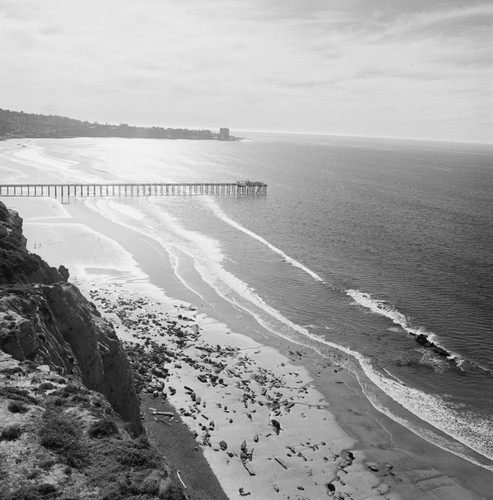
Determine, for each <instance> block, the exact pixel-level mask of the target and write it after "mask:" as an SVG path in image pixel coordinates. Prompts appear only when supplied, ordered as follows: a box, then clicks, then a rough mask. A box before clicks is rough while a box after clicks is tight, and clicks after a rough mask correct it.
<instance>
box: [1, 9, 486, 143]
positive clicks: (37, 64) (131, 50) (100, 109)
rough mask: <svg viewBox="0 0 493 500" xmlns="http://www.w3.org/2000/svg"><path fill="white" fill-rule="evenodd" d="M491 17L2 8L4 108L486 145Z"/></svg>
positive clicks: (436, 12)
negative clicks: (459, 140) (440, 139)
mask: <svg viewBox="0 0 493 500" xmlns="http://www.w3.org/2000/svg"><path fill="white" fill-rule="evenodd" d="M492 16H493V5H491V4H490V3H485V2H481V1H480V2H469V3H467V4H465V3H464V2H462V1H458V0H447V1H444V2H441V3H439V4H434V3H430V2H428V1H425V0H415V1H413V2H397V1H395V0H374V1H372V2H367V1H366V0H304V1H297V0H283V1H281V0H278V1H269V2H265V0H248V1H245V2H239V1H237V0H209V1H208V2H203V1H202V0H180V1H179V2H178V1H174V0H143V1H142V2H135V1H133V0H132V1H130V0H106V1H105V2H98V1H97V0H71V1H70V2H67V1H66V0H45V1H43V2H39V1H38V0H0V43H1V46H2V51H1V52H0V67H1V68H2V79H1V80H0V94H1V95H2V104H1V106H3V107H11V108H12V109H25V110H33V111H40V112H60V113H64V114H71V115H74V116H79V117H81V118H86V119H90V120H93V119H98V120H102V121H126V122H132V121H135V122H139V123H150V124H163V125H176V126H199V127H201V126H217V125H220V124H229V125H230V126H231V127H237V128H240V127H244V128H259V129H269V128H271V129H274V130H282V129H284V130H301V131H303V130H304V131H313V132H327V133H355V134H368V135H401V136H420V135H421V136H422V135H425V136H427V137H429V138H451V139H453V138H456V139H463V140H487V134H488V133H489V131H488V130H487V128H486V129H485V126H484V123H488V119H489V117H488V113H490V115H491V112H492V109H491V106H492V100H491V96H490V95H489V88H491V83H492V81H491V78H492V76H491V75H492V64H491V57H492V50H491V46H492V45H493V44H492V42H493V40H492V34H491V32H492V30H491V25H492ZM454 113H456V115H457V116H458V117H459V116H460V117H461V121H462V122H461V123H459V121H460V120H457V122H454V119H453V117H454ZM464 116H468V117H469V118H467V123H464V121H463V120H464V118H463V117H464ZM479 123H481V126H479V125H478V124H479ZM466 135H467V137H465V136H466Z"/></svg>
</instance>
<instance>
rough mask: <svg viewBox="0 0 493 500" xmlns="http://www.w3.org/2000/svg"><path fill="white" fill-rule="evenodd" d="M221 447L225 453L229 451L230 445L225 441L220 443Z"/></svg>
mask: <svg viewBox="0 0 493 500" xmlns="http://www.w3.org/2000/svg"><path fill="white" fill-rule="evenodd" d="M219 446H220V448H221V450H223V451H226V450H227V449H228V443H226V441H224V440H221V441H219Z"/></svg>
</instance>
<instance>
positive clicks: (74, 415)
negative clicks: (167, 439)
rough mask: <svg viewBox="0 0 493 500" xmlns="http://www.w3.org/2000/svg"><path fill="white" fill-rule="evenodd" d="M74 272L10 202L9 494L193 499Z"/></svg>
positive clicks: (2, 438) (4, 425)
mask: <svg viewBox="0 0 493 500" xmlns="http://www.w3.org/2000/svg"><path fill="white" fill-rule="evenodd" d="M67 280H68V271H67V269H65V268H64V267H63V266H60V268H59V269H58V270H57V269H55V268H52V267H50V266H49V265H48V264H47V263H46V262H44V261H43V260H42V259H41V258H40V257H39V256H37V255H34V254H31V253H29V252H28V251H27V249H26V240H25V238H24V236H23V234H22V219H21V218H20V217H19V215H18V214H17V213H15V212H12V211H9V210H8V209H7V208H6V207H5V205H4V204H3V203H1V202H0V497H1V498H6V499H9V500H10V499H11V500H13V499H14V498H15V499H28V498H29V499H38V498H81V499H82V498H102V499H108V500H110V499H118V498H139V499H141V498H142V499H144V498H149V499H150V498H167V499H182V498H185V495H184V494H183V492H182V491H181V488H180V487H177V486H176V485H175V484H174V482H173V479H172V473H171V470H170V469H169V467H168V465H167V464H166V463H165V462H164V460H163V458H162V456H161V455H160V454H159V453H158V452H157V451H156V450H155V449H154V448H152V447H151V445H150V444H149V442H148V440H147V437H146V436H145V431H144V429H143V426H142V423H141V415H140V403H139V399H138V397H137V394H136V391H135V388H134V383H133V378H132V372H131V368H130V364H129V362H128V359H127V357H126V355H125V352H124V350H123V347H122V345H121V343H120V341H119V340H118V338H117V336H116V333H115V331H114V329H113V327H112V326H111V324H109V323H108V322H106V321H105V320H104V319H103V318H102V317H101V315H100V313H99V312H98V311H97V309H96V306H95V305H94V304H93V303H91V302H89V301H88V300H86V299H85V297H83V296H82V294H81V293H80V292H79V290H78V289H77V288H76V287H75V286H73V285H71V284H70V283H68V281H67Z"/></svg>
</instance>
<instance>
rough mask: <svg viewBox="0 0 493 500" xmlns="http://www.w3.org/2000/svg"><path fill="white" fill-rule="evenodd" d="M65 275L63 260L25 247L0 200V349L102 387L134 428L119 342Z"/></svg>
mask: <svg viewBox="0 0 493 500" xmlns="http://www.w3.org/2000/svg"><path fill="white" fill-rule="evenodd" d="M67 278H68V271H67V270H66V269H65V268H64V267H63V266H61V267H60V268H59V269H58V270H57V269H55V268H52V267H50V266H49V265H48V264H47V263H46V262H44V261H43V260H42V259H41V258H40V257H39V256H38V255H35V254H31V253H29V252H28V251H27V250H26V240H25V238H24V236H23V234H22V219H21V218H20V217H19V215H18V214H17V213H16V212H13V211H9V210H8V209H7V208H6V207H5V205H4V204H3V203H1V202H0V349H1V350H2V351H4V352H5V353H7V354H10V355H12V357H13V358H14V359H16V360H18V361H24V360H29V361H33V362H35V363H37V364H40V365H49V366H50V367H51V368H52V370H55V371H56V372H57V373H58V374H59V375H62V376H67V375H71V376H72V377H75V378H76V379H78V380H79V381H80V382H82V383H83V384H84V385H85V386H86V387H87V388H88V389H90V390H95V391H98V392H100V393H102V394H103V395H104V396H106V398H107V399H108V401H109V403H110V404H111V406H112V407H113V408H114V410H115V411H116V412H117V413H118V414H119V415H120V416H121V418H122V419H123V420H125V421H126V422H128V423H129V425H130V428H131V431H132V432H133V433H134V434H140V433H141V432H142V430H143V428H142V424H141V420H140V406H139V400H138V397H137V394H136V391H135V388H134V384H133V380H132V375H131V371H130V366H129V363H128V360H127V357H126V355H125V353H124V351H123V347H122V345H121V344H120V342H119V340H118V338H117V336H116V333H115V331H114V329H113V327H112V326H111V325H110V324H109V323H108V322H107V321H105V320H104V319H103V318H101V315H100V314H99V312H98V311H97V309H96V307H95V306H94V305H93V304H92V303H91V302H89V301H88V300H87V299H86V298H85V297H84V296H83V295H82V294H81V293H80V292H79V290H78V289H77V287H75V286H74V285H71V284H70V283H68V282H67Z"/></svg>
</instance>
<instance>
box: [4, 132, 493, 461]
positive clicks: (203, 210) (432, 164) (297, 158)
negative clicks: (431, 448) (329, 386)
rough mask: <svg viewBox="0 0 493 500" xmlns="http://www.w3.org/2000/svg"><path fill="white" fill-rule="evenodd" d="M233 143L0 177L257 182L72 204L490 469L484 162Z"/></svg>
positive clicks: (146, 147) (140, 150)
mask: <svg viewBox="0 0 493 500" xmlns="http://www.w3.org/2000/svg"><path fill="white" fill-rule="evenodd" d="M244 135H245V136H246V137H247V138H246V140H243V141H240V142H216V141H181V140H179V141H159V140H139V139H65V140H34V141H27V142H26V143H25V144H24V145H25V148H23V149H22V150H20V151H18V152H17V153H16V154H14V155H13V156H12V158H11V160H13V162H14V163H11V164H10V165H11V166H12V167H13V168H15V162H16V161H17V162H20V163H23V164H24V165H25V166H30V167H33V168H34V170H33V172H34V174H33V177H36V176H37V179H36V178H33V179H30V182H35V181H36V180H38V181H39V182H41V180H46V179H61V180H62V181H64V182H69V181H80V182H98V181H100V182H118V181H129V182H130V181H133V182H145V181H148V182H236V181H238V180H247V179H249V180H260V181H263V182H266V183H267V184H268V192H267V195H266V196H244V197H236V196H186V197H185V196H181V197H180V196H175V197H140V198H113V199H105V200H97V199H92V200H87V203H88V204H89V205H90V206H91V207H92V208H93V209H95V210H97V211H98V212H99V213H100V214H101V216H105V217H110V218H111V219H112V220H114V221H115V222H118V223H121V224H124V225H126V226H127V227H131V228H134V229H135V230H136V231H140V232H143V233H144V234H146V235H148V236H152V237H153V238H154V239H155V240H156V241H158V242H159V244H160V245H161V246H162V248H163V249H164V250H166V252H167V253H168V255H169V258H170V262H171V263H172V265H173V267H174V269H175V271H176V273H177V274H178V275H179V273H180V266H179V261H180V258H182V256H187V259H191V260H192V261H193V263H194V266H195V268H196V269H197V271H198V273H199V274H200V276H201V278H202V284H201V286H207V287H210V288H211V289H213V290H214V291H215V293H217V296H218V297H220V299H221V300H226V301H229V302H231V303H232V304H234V305H235V307H236V308H237V310H238V311H240V312H241V313H242V314H247V315H251V316H252V317H254V318H255V319H256V321H257V322H258V324H259V326H261V327H262V329H263V331H265V332H267V334H268V335H272V336H280V337H283V338H289V339H292V340H294V341H296V342H299V343H301V344H303V345H306V346H308V347H310V348H312V349H314V350H316V351H317V352H318V353H319V354H320V355H321V356H324V355H326V353H327V352H328V351H329V350H330V349H336V351H337V352H339V353H340V354H341V359H343V360H347V361H348V363H350V365H351V366H352V367H353V369H355V370H356V371H357V373H358V378H359V380H360V382H361V384H362V386H363V389H364V392H365V394H366V395H367V396H368V398H369V399H370V400H371V402H372V404H373V405H374V406H375V407H376V408H378V409H379V410H380V411H382V412H384V413H386V414H387V415H389V416H390V417H391V418H393V419H394V420H396V421H399V422H401V423H403V424H404V425H405V426H406V427H408V428H410V429H411V430H413V431H414V432H416V433H418V434H420V435H421V436H423V437H425V439H428V440H429V441H431V442H434V443H435V444H437V445H439V446H441V447H443V448H445V449H448V450H450V451H452V452H453V453H455V454H457V455H460V456H462V457H464V458H466V459H468V460H470V461H472V462H474V463H478V464H481V465H482V466H484V467H487V468H492V467H493V385H492V381H493V331H492V330H493V307H492V306H493V301H492V298H493V251H492V249H491V246H492V242H493V162H492V158H493V148H492V147H491V146H486V145H471V144H451V143H436V142H417V141H399V140H383V139H365V138H344V137H328V136H306V135H287V134H277V135H276V134H258V133H257V134H254V133H245V134H244ZM16 155H17V156H16ZM179 279H180V280H181V281H182V283H183V284H184V285H185V286H187V287H189V288H190V290H191V291H192V292H193V293H196V295H197V300H199V298H200V297H202V295H201V293H200V290H199V289H194V287H196V286H197V285H194V284H192V283H191V282H187V278H186V276H179ZM417 336H419V338H421V339H426V340H428V342H429V345H428V346H425V345H422V343H418V342H417V341H416V338H417Z"/></svg>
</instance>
